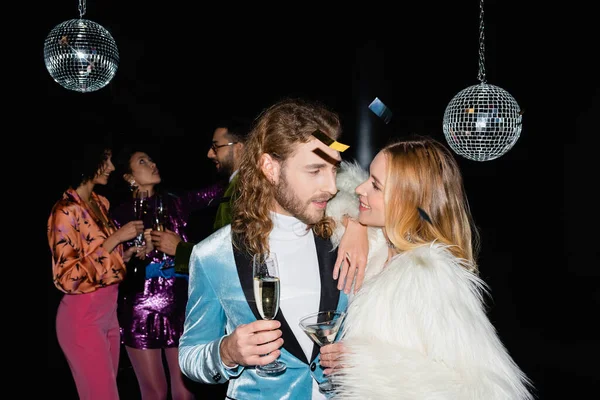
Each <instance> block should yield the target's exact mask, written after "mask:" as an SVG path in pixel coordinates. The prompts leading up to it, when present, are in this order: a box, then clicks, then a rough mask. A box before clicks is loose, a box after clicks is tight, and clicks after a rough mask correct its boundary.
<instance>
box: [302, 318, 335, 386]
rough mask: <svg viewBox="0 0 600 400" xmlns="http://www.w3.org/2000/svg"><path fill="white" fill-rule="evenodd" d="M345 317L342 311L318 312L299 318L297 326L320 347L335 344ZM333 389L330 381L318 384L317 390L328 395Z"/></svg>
mask: <svg viewBox="0 0 600 400" xmlns="http://www.w3.org/2000/svg"><path fill="white" fill-rule="evenodd" d="M345 317H346V313H344V312H343V311H336V310H329V311H319V312H316V313H312V314H308V315H306V316H304V317H302V318H300V321H299V324H300V328H302V330H303V331H304V332H305V333H306V334H307V335H308V337H310V338H311V339H312V340H313V342H315V343H316V344H317V345H318V346H319V347H321V346H325V345H326V344H331V343H334V342H335V340H336V338H337V334H338V332H339V330H340V327H341V326H342V322H343V321H344V318H345ZM333 389H334V384H333V383H332V382H331V380H330V379H327V380H325V381H323V382H321V383H319V390H320V391H321V392H323V393H330V392H332V391H333Z"/></svg>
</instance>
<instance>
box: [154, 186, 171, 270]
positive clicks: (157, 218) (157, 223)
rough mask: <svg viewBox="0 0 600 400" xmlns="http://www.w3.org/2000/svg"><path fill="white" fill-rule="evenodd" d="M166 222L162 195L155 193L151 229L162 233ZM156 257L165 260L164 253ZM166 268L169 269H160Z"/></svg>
mask: <svg viewBox="0 0 600 400" xmlns="http://www.w3.org/2000/svg"><path fill="white" fill-rule="evenodd" d="M166 221H167V208H166V205H165V202H164V200H163V197H162V195H161V194H158V193H157V194H155V195H154V220H153V225H152V229H153V230H155V231H158V232H164V231H165V228H166V226H165V225H166ZM157 255H158V257H159V258H162V259H163V260H164V259H166V254H165V253H161V252H157ZM167 268H170V267H169V266H168V265H166V264H163V266H162V267H161V269H167Z"/></svg>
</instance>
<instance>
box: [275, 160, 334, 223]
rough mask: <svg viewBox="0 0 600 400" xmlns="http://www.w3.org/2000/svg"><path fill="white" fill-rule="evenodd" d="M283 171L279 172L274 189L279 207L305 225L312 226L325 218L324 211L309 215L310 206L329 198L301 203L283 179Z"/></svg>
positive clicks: (324, 197) (322, 197) (316, 211)
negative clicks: (278, 178) (314, 202)
mask: <svg viewBox="0 0 600 400" xmlns="http://www.w3.org/2000/svg"><path fill="white" fill-rule="evenodd" d="M283 172H284V171H281V175H280V176H281V178H280V180H279V184H278V185H277V187H276V188H275V200H277V202H278V203H279V205H280V206H281V207H282V208H283V209H284V210H286V211H287V212H289V213H290V214H291V215H293V216H294V217H296V218H298V219H299V220H300V221H302V222H304V223H305V224H307V225H314V224H316V223H317V222H319V221H320V220H321V219H323V217H324V216H325V210H324V209H323V210H315V211H314V212H313V213H312V214H311V213H310V211H309V210H310V205H311V203H312V202H313V201H327V200H329V199H330V198H331V196H326V195H323V196H321V197H315V198H311V199H309V200H308V201H306V202H303V201H302V200H301V199H299V198H298V196H297V195H296V191H295V190H294V188H293V187H292V186H291V185H290V184H289V183H288V181H287V180H286V179H285V174H284V173H283Z"/></svg>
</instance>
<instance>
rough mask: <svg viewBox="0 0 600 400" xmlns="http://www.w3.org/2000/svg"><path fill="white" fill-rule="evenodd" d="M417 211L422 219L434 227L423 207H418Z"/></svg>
mask: <svg viewBox="0 0 600 400" xmlns="http://www.w3.org/2000/svg"><path fill="white" fill-rule="evenodd" d="M417 211H419V215H420V216H421V218H422V219H424V220H425V221H427V222H429V223H430V224H432V225H433V222H431V218H429V215H427V213H426V212H425V211H424V210H423V209H422V208H421V207H417Z"/></svg>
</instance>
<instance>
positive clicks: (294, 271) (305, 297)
mask: <svg viewBox="0 0 600 400" xmlns="http://www.w3.org/2000/svg"><path fill="white" fill-rule="evenodd" d="M271 218H272V220H273V230H272V231H271V234H270V236H269V249H270V251H271V253H275V254H276V256H277V261H278V263H279V274H280V281H281V292H280V300H279V309H280V310H281V312H283V315H284V316H285V319H286V320H287V322H288V324H289V326H290V328H291V329H292V332H293V333H294V335H295V336H296V339H297V340H298V343H299V344H300V346H301V347H302V350H304V354H306V358H307V359H308V360H309V362H310V357H311V356H312V349H313V344H314V343H313V341H312V340H311V339H310V338H309V337H308V335H306V333H304V332H303V331H302V329H300V327H299V326H298V320H299V319H300V318H301V317H303V316H305V315H306V314H310V313H313V312H317V311H319V302H320V298H321V279H320V272H319V260H318V258H317V248H316V247H315V239H314V236H313V232H312V229H308V226H307V225H306V224H305V223H303V222H302V221H300V220H299V219H297V218H295V217H291V216H287V215H282V214H277V213H274V212H271ZM312 398H313V400H314V399H325V398H326V397H325V396H324V395H323V394H322V393H320V392H319V389H318V386H317V382H316V381H314V380H313V395H312Z"/></svg>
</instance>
